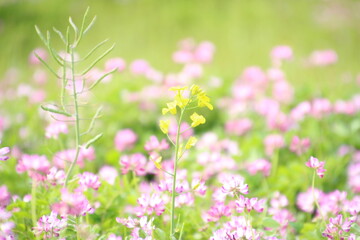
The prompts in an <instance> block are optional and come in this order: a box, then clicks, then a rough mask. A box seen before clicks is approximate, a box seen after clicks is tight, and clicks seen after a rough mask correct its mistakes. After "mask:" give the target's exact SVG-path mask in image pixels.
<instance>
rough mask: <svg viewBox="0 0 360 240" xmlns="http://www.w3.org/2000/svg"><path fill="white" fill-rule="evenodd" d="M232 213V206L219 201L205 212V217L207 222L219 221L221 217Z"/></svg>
mask: <svg viewBox="0 0 360 240" xmlns="http://www.w3.org/2000/svg"><path fill="white" fill-rule="evenodd" d="M230 215H231V208H230V207H229V206H226V205H225V204H224V203H221V202H217V203H215V205H213V206H212V207H211V208H210V209H209V210H208V211H207V212H206V213H205V214H203V219H204V220H205V221H207V222H217V221H219V220H220V218H221V217H223V216H224V217H228V216H230Z"/></svg>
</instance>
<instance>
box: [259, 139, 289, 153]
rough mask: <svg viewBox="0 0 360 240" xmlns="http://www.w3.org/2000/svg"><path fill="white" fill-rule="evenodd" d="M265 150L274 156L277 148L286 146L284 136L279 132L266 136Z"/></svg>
mask: <svg viewBox="0 0 360 240" xmlns="http://www.w3.org/2000/svg"><path fill="white" fill-rule="evenodd" d="M264 144H265V152H266V155H268V156H272V155H273V153H274V151H275V150H276V149H279V148H282V147H284V146H285V141H284V137H283V136H281V135H279V134H271V135H268V136H266V137H265V140H264Z"/></svg>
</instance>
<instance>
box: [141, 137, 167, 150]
mask: <svg viewBox="0 0 360 240" xmlns="http://www.w3.org/2000/svg"><path fill="white" fill-rule="evenodd" d="M144 148H145V150H146V151H148V152H161V151H163V150H166V149H168V148H169V144H168V143H167V141H166V139H162V140H161V142H160V141H159V139H158V138H157V137H156V136H150V139H149V141H147V142H146V143H145V146H144Z"/></svg>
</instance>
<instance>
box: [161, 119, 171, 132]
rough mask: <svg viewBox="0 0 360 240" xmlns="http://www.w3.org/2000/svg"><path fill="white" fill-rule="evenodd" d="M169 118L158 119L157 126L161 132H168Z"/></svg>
mask: <svg viewBox="0 0 360 240" xmlns="http://www.w3.org/2000/svg"><path fill="white" fill-rule="evenodd" d="M169 125H170V120H160V123H159V126H160V129H161V131H162V132H163V133H165V134H168V132H169Z"/></svg>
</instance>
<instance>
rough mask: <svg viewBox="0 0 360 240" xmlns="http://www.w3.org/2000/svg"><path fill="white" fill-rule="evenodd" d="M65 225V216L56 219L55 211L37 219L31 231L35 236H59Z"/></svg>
mask: <svg viewBox="0 0 360 240" xmlns="http://www.w3.org/2000/svg"><path fill="white" fill-rule="evenodd" d="M66 225H67V220H66V218H61V219H58V217H57V213H55V212H51V213H50V215H44V216H42V217H41V218H40V219H39V221H38V222H37V226H36V227H34V228H33V231H34V233H35V235H36V236H37V237H39V236H42V237H43V238H44V239H51V238H55V237H59V235H60V232H61V230H63V229H64V228H65V227H66Z"/></svg>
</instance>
